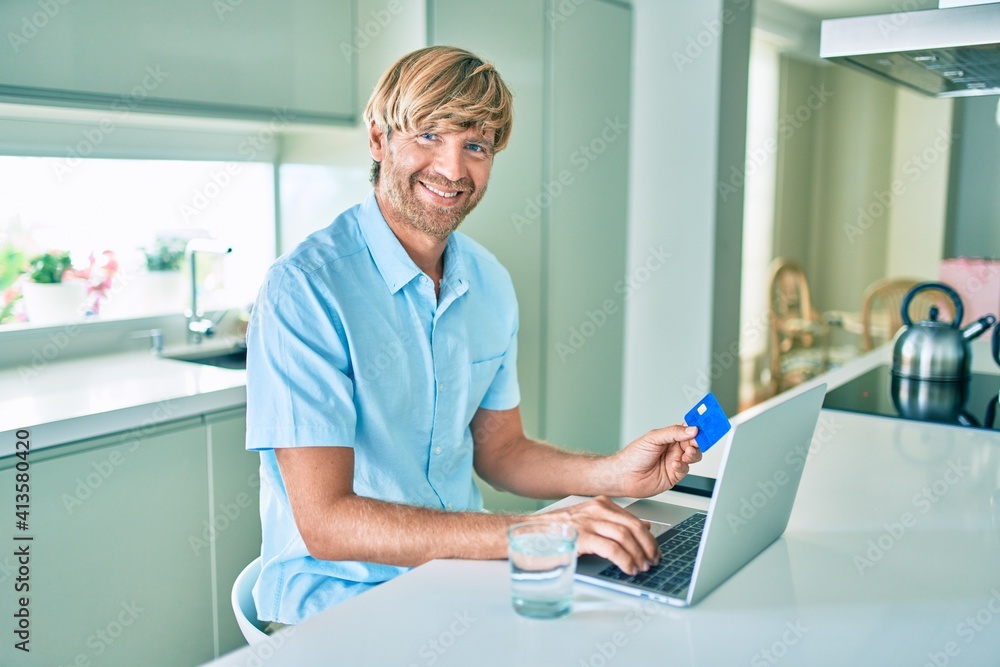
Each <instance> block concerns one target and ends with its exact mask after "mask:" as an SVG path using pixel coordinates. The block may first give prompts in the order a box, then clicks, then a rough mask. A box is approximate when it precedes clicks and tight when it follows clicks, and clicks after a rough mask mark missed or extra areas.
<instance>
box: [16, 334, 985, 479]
mask: <svg viewBox="0 0 1000 667" xmlns="http://www.w3.org/2000/svg"><path fill="white" fill-rule="evenodd" d="M231 344H232V341H230V340H221V341H213V342H211V343H206V344H205V345H203V346H201V347H200V348H199V349H211V348H219V349H225V348H228V347H229V346H231ZM173 351H174V352H179V351H180V350H178V349H175V350H173ZM891 359H892V347H891V345H884V346H882V347H880V348H878V349H876V350H874V351H872V352H869V353H867V354H865V355H863V356H860V357H857V358H855V359H852V360H851V361H849V362H848V363H847V364H845V365H843V366H841V367H839V368H836V369H834V370H832V371H830V372H829V373H826V374H824V375H823V376H822V377H821V378H816V379H814V380H811V381H809V382H807V383H805V384H803V385H801V386H800V387H797V388H795V389H794V390H792V391H804V390H806V389H808V388H809V387H811V386H814V385H815V384H817V383H819V382H826V383H827V384H828V385H829V387H830V388H831V389H832V388H834V387H838V386H840V385H841V384H843V383H845V382H847V381H849V380H851V379H852V378H855V377H857V376H859V375H861V374H862V373H864V372H866V371H868V370H870V369H872V368H874V367H876V366H878V365H880V364H885V363H889V362H890V361H891ZM972 367H973V371H975V372H980V373H993V374H997V373H1000V368H998V367H997V365H996V364H995V363H994V362H993V360H992V357H991V356H990V348H989V340H988V336H985V335H984V336H982V337H980V338H979V339H977V340H976V341H974V342H973V364H972ZM771 400H781V398H780V397H778V398H777V399H771ZM242 405H246V371H242V370H231V369H224V368H216V367H213V366H205V365H201V364H195V363H190V362H186V361H177V360H174V359H166V358H162V357H157V356H154V355H152V354H149V353H148V352H128V353H120V354H107V355H101V356H94V357H87V358H83V359H74V360H69V361H58V360H55V361H51V362H43V363H38V362H35V363H28V364H24V365H21V366H14V367H10V368H4V369H0V456H9V455H11V454H13V453H14V449H15V442H16V437H15V434H16V432H17V431H18V430H19V429H28V430H29V431H30V433H31V447H32V449H33V450H36V451H37V450H39V449H43V448H45V447H52V446H54V445H60V444H64V443H67V442H72V441H75V440H81V439H84V438H93V437H98V436H102V435H108V434H111V433H118V432H123V431H128V430H130V429H134V428H136V427H140V426H145V425H148V424H156V423H162V422H166V421H171V420H174V419H182V418H184V417H191V416H195V415H200V414H205V413H208V412H214V411H216V410H223V409H226V408H231V407H239V406H242ZM763 405H764V407H766V405H767V403H765V404H763ZM824 414H829V413H824ZM742 418H743V417H741V416H740V415H736V416H734V417H733V422H734V423H737V424H738V423H739V422H740V420H741V419H742ZM825 419H827V420H829V419H830V418H829V417H825ZM820 425H821V426H822V425H823V421H822V419H821V423H820ZM720 459H721V451H720V448H716V449H713V450H712V451H710V452H708V454H706V455H705V458H704V460H703V461H701V462H700V463H699V464H697V465H695V466H693V467H692V469H691V472H692V473H694V474H697V475H703V476H706V477H715V476H716V474H717V471H718V467H719V462H720Z"/></svg>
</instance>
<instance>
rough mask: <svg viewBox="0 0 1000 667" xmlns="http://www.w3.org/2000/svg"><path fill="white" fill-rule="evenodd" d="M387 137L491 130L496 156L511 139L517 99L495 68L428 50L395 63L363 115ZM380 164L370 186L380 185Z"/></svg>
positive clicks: (442, 49) (467, 56)
mask: <svg viewBox="0 0 1000 667" xmlns="http://www.w3.org/2000/svg"><path fill="white" fill-rule="evenodd" d="M364 121H365V126H369V125H370V124H371V122H372V121H374V122H375V124H376V125H377V126H378V127H379V129H381V130H382V131H383V132H384V133H385V135H386V137H388V136H389V135H390V134H391V133H392V132H393V131H394V130H402V131H403V132H414V131H418V130H419V131H421V132H462V131H465V130H467V129H469V128H470V127H475V128H477V129H478V130H479V131H480V132H482V133H483V134H484V135H487V134H488V133H489V132H490V131H492V132H493V152H494V153H496V152H499V151H501V150H503V149H504V147H506V146H507V142H508V141H510V131H511V127H512V126H513V123H514V97H513V95H512V94H511V92H510V90H509V89H508V88H507V85H506V84H505V83H504V82H503V79H501V78H500V73H499V72H497V70H496V68H495V67H493V65H492V64H490V63H488V62H486V61H484V60H482V59H481V58H479V57H478V56H477V55H475V54H474V53H472V52H470V51H466V50H465V49H459V48H456V47H454V46H428V47H426V48H423V49H418V50H416V51H413V52H412V53H408V54H406V55H405V56H403V57H402V58H400V59H399V60H397V61H396V62H395V63H394V64H393V65H392V67H390V68H389V69H388V70H386V72H385V74H383V75H382V78H381V79H379V82H378V84H377V85H376V86H375V90H374V92H373V93H372V96H371V98H370V99H369V100H368V105H367V106H366V107H365V113H364ZM378 172H379V163H378V162H374V161H373V164H372V171H371V177H370V179H371V182H372V184H373V185H374V184H375V183H377V182H378Z"/></svg>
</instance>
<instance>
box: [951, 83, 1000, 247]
mask: <svg viewBox="0 0 1000 667" xmlns="http://www.w3.org/2000/svg"><path fill="white" fill-rule="evenodd" d="M997 99H998V98H997V96H996V95H991V96H988V97H966V98H961V99H957V100H955V127H954V131H955V132H956V134H957V135H958V139H957V142H956V144H955V146H954V152H955V159H954V160H953V164H952V170H951V182H952V184H953V185H952V190H951V192H950V196H949V202H948V229H947V237H946V242H945V251H946V253H947V256H948V257H960V256H968V257H994V258H996V257H1000V126H998V124H997Z"/></svg>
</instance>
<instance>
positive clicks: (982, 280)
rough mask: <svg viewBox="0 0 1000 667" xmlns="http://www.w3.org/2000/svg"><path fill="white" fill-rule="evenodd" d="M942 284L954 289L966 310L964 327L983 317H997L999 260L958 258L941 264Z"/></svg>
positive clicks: (998, 306) (998, 310)
mask: <svg viewBox="0 0 1000 667" xmlns="http://www.w3.org/2000/svg"><path fill="white" fill-rule="evenodd" d="M941 282H943V283H947V284H948V285H951V286H952V287H954V288H955V291H956V292H958V295H959V296H961V297H962V304H963V305H964V306H965V318H964V319H963V321H962V325H963V326H965V325H966V324H968V323H969V322H972V321H973V320H977V319H979V318H980V317H982V316H983V315H997V316H1000V260H998V259H974V258H971V257H958V258H955V259H946V260H944V261H942V262H941Z"/></svg>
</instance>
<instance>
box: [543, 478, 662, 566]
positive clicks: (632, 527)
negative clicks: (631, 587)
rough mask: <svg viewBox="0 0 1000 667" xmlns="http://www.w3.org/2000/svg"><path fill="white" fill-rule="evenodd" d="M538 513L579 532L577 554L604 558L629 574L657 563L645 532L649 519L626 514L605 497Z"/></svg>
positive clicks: (655, 548)
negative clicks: (570, 526)
mask: <svg viewBox="0 0 1000 667" xmlns="http://www.w3.org/2000/svg"><path fill="white" fill-rule="evenodd" d="M538 516H539V517H541V518H543V519H544V520H546V521H565V522H567V523H570V524H572V525H573V527H574V528H576V531H577V533H578V534H579V536H578V537H577V542H576V544H577V551H579V553H581V554H597V555H598V556H602V557H604V558H607V559H608V560H610V561H611V562H612V563H614V564H615V565H617V566H618V567H620V568H621V569H622V570H623V571H625V572H627V573H629V574H637V573H638V572H640V571H642V572H645V571H646V570H648V569H649V568H650V567H651V566H653V565H656V564H658V563H659V562H660V549H659V546H657V543H656V540H655V539H654V538H653V535H652V533H650V532H649V522H648V521H643V520H642V519H639V518H638V517H636V516H634V515H632V514H629V513H628V512H626V511H625V510H623V509H622V508H620V507H618V505H616V504H615V503H613V502H612V501H611V500H609V499H608V498H607V496H597V497H595V498H592V499H590V500H588V501H586V502H583V503H580V504H579V505H573V506H572V507H567V508H566V509H563V510H556V511H554V512H546V513H545V514H541V515H538Z"/></svg>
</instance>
